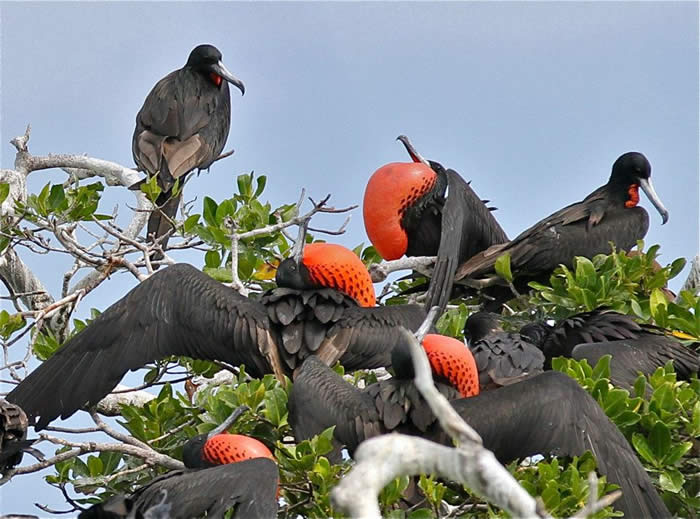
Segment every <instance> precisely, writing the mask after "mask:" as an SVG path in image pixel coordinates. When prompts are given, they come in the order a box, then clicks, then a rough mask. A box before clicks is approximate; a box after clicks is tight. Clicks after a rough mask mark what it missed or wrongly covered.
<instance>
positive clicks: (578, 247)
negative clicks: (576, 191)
mask: <svg viewBox="0 0 700 519" xmlns="http://www.w3.org/2000/svg"><path fill="white" fill-rule="evenodd" d="M640 188H641V189H642V191H644V192H645V193H646V195H647V197H648V198H649V200H650V201H651V203H652V204H653V205H654V207H656V209H657V211H658V212H659V213H660V214H661V218H662V224H664V223H666V221H667V220H668V211H667V210H666V208H665V207H664V206H663V204H662V203H661V200H660V199H659V197H658V196H657V194H656V192H655V191H654V188H653V186H652V183H651V165H650V164H649V161H648V160H647V158H646V157H645V156H644V155H642V154H641V153H637V152H629V153H625V154H624V155H621V156H620V157H619V158H618V159H617V160H616V161H615V163H614V164H613V167H612V174H611V175H610V179H609V180H608V183H607V184H605V185H604V186H601V187H599V188H598V189H596V190H595V191H593V192H592V193H591V194H590V195H588V196H587V197H586V198H584V199H583V200H582V201H581V202H577V203H575V204H571V205H569V206H567V207H565V208H563V209H561V210H559V211H557V212H556V213H554V214H552V215H550V216H548V217H547V218H545V219H544V220H541V221H540V222H538V223H537V224H535V225H533V226H532V227H530V228H529V229H527V230H526V231H524V232H522V233H521V234H520V235H518V236H517V237H516V238H515V239H513V240H512V241H509V242H507V243H503V244H500V245H494V246H492V247H490V248H488V249H486V250H485V251H483V252H480V253H478V254H476V255H475V256H474V257H473V258H471V259H469V260H467V261H466V262H465V263H464V264H462V265H461V266H460V267H459V268H458V269H457V275H456V277H455V279H456V280H462V281H461V282H462V283H464V284H468V285H471V286H475V287H478V288H483V287H487V286H491V285H494V284H497V283H501V282H502V280H501V279H500V278H499V277H498V276H497V275H496V274H495V271H494V265H495V262H496V260H497V259H498V258H499V257H500V256H502V255H503V254H506V253H508V254H510V263H511V270H512V272H513V276H514V277H515V279H516V281H517V282H518V283H517V284H516V287H517V286H523V287H525V286H526V283H527V282H528V281H532V280H540V281H546V280H547V279H548V276H549V275H550V274H551V272H552V271H553V270H554V269H555V268H556V267H557V266H559V265H560V264H563V265H566V266H568V267H571V265H572V262H573V259H574V257H575V256H585V257H587V258H592V257H593V256H595V255H596V254H609V253H610V251H611V248H610V242H612V243H614V244H615V246H616V247H617V249H618V250H624V251H629V250H630V249H631V248H632V247H634V246H635V245H636V244H637V240H641V239H642V238H644V236H645V235H646V233H647V230H648V229H649V214H648V213H647V212H646V210H645V209H644V208H642V207H640V206H638V205H637V204H638V203H639V189H640Z"/></svg>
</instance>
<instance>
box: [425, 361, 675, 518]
mask: <svg viewBox="0 0 700 519" xmlns="http://www.w3.org/2000/svg"><path fill="white" fill-rule="evenodd" d="M451 403H452V405H453V407H454V408H455V409H456V410H457V412H458V413H459V414H460V415H461V416H463V417H464V419H465V420H466V421H467V423H469V425H471V426H472V427H474V429H476V431H477V432H478V433H479V434H480V435H481V437H482V439H483V440H484V446H485V447H486V448H488V449H490V450H492V451H493V452H494V454H495V455H496V457H497V458H498V459H499V460H500V461H502V462H510V461H512V460H515V459H522V458H525V457H527V456H532V455H534V454H553V455H559V456H579V455H581V454H583V452H584V451H586V450H590V451H592V452H593V454H594V456H595V458H596V461H597V462H598V470H599V472H600V473H601V474H603V475H606V476H607V478H608V481H609V482H612V483H616V484H618V485H620V487H621V489H622V492H623V494H622V497H621V498H620V499H619V500H618V501H616V502H615V504H614V505H613V506H614V507H616V508H619V509H621V510H623V511H624V512H625V516H626V517H669V516H670V515H671V514H670V513H669V511H668V509H667V508H666V506H665V505H664V503H663V501H662V500H661V498H660V497H659V495H658V494H657V492H656V490H655V489H654V486H653V485H652V482H651V480H650V479H649V476H647V474H646V472H645V470H644V467H642V465H641V463H640V462H639V459H638V458H637V456H636V455H635V454H634V451H633V450H632V448H631V447H630V445H629V444H628V443H627V440H625V437H624V436H623V435H622V433H621V432H620V430H619V429H618V428H617V427H616V426H615V424H613V423H612V422H611V421H610V420H609V419H608V417H607V416H606V415H605V413H604V411H603V410H602V409H601V408H600V406H599V405H598V404H597V402H596V401H595V400H594V399H593V398H592V397H591V396H590V395H589V394H588V393H587V392H586V391H585V390H584V389H582V388H581V387H580V386H579V385H578V384H577V383H576V382H575V381H574V380H572V379H571V378H569V377H568V376H566V375H564V374H563V373H559V372H554V371H550V372H546V373H543V374H541V375H539V376H536V377H533V378H530V379H528V380H525V381H523V382H520V383H518V384H514V385H511V386H505V387H502V388H499V389H496V390H494V391H486V392H484V393H481V394H480V395H479V396H476V397H472V398H465V399H461V400H455V401H452V402H451ZM430 437H431V439H434V440H436V441H439V442H441V443H445V444H446V445H451V440H450V439H449V438H448V437H447V436H446V435H445V434H444V433H443V432H442V430H439V429H438V428H437V427H436V430H435V431H433V434H431V435H430Z"/></svg>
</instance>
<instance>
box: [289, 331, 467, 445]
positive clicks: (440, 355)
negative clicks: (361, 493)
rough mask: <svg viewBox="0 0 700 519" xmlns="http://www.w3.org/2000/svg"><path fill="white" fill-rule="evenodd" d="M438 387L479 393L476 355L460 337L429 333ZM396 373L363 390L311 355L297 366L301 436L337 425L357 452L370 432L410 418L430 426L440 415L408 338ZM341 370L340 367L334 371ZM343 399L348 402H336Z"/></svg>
mask: <svg viewBox="0 0 700 519" xmlns="http://www.w3.org/2000/svg"><path fill="white" fill-rule="evenodd" d="M423 349H424V350H425V352H426V355H427V356H428V360H429V362H430V365H431V368H432V370H433V373H434V376H435V380H436V385H437V388H438V390H440V392H441V393H442V394H443V395H445V397H446V398H449V399H454V398H460V397H469V396H473V395H477V394H479V381H478V374H477V370H476V364H475V363H474V357H473V356H472V354H471V352H470V351H469V349H468V348H467V347H466V346H465V345H464V344H463V343H462V342H460V341H458V340H457V339H453V338H451V337H446V336H443V335H436V334H428V335H426V336H425V338H424V340H423ZM391 360H392V368H393V371H394V377H393V378H391V379H388V380H382V381H381V382H379V383H376V384H371V385H369V386H368V387H367V388H365V389H364V390H362V391H360V390H358V389H357V388H356V387H355V386H353V385H352V384H349V383H345V381H343V383H342V384H340V383H338V380H342V378H340V377H336V376H331V375H329V371H327V366H326V365H325V364H324V363H323V362H321V361H320V360H319V359H318V358H317V357H309V358H307V359H306V360H305V361H304V363H303V364H302V365H301V366H300V367H299V368H297V369H296V370H295V371H294V385H293V387H292V390H291V391H290V394H289V403H288V404H289V423H290V425H291V426H292V430H293V432H294V436H295V437H296V439H297V440H299V441H301V440H304V439H307V438H311V437H312V436H314V435H315V434H318V433H320V432H322V431H323V430H324V429H326V428H328V427H331V426H332V425H335V426H336V430H335V431H336V438H337V439H339V440H340V441H341V442H342V443H343V444H345V445H346V446H347V447H348V448H349V450H350V452H351V453H352V452H354V450H355V447H357V445H359V443H360V442H362V440H363V439H364V438H369V437H371V436H376V435H378V434H383V433H385V432H389V431H393V430H395V429H396V428H397V427H399V426H400V425H401V424H406V423H409V424H410V425H411V426H412V427H415V428H417V429H418V430H419V431H422V432H425V431H426V430H427V428H428V427H429V426H430V425H431V424H432V423H433V421H434V420H435V418H434V417H433V414H432V412H431V410H430V408H429V407H428V405H427V403H426V402H425V400H423V398H422V397H421V396H420V394H419V393H418V390H417V389H416V387H415V386H414V384H413V363H412V360H411V354H410V351H409V347H408V344H407V343H406V342H405V341H402V342H399V343H398V344H397V345H396V346H395V347H394V349H393V351H392V355H391ZM333 373H335V372H333ZM325 396H328V397H329V400H326V399H325ZM338 401H342V402H343V404H342V405H336V404H337V403H338Z"/></svg>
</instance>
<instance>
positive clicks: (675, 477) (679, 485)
mask: <svg viewBox="0 0 700 519" xmlns="http://www.w3.org/2000/svg"><path fill="white" fill-rule="evenodd" d="M683 483H685V478H684V477H683V474H681V473H680V472H679V471H677V470H673V469H672V470H664V471H663V472H662V473H661V474H660V475H659V484H660V485H661V488H662V489H663V490H667V491H669V492H672V493H674V494H678V493H679V492H680V491H681V490H682V489H683Z"/></svg>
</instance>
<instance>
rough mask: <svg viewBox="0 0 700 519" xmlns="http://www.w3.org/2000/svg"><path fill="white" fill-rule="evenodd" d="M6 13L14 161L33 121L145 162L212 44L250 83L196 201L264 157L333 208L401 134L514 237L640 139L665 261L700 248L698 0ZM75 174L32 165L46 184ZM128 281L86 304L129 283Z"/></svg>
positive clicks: (54, 496) (53, 280)
mask: <svg viewBox="0 0 700 519" xmlns="http://www.w3.org/2000/svg"><path fill="white" fill-rule="evenodd" d="M0 16H1V18H0V23H1V29H2V36H1V45H2V54H1V58H2V76H1V78H0V79H1V82H2V83H1V88H2V90H1V92H2V104H1V105H0V109H1V113H0V120H1V123H0V132H1V139H0V153H1V155H0V163H1V165H2V167H4V168H6V167H11V166H12V162H13V159H14V154H13V151H14V150H13V148H12V147H11V146H10V145H9V144H8V141H9V140H10V139H11V138H12V137H14V136H16V135H19V134H21V133H22V132H23V131H24V128H25V126H26V124H27V123H31V124H32V127H33V133H32V137H31V141H30V149H31V151H32V152H33V153H35V154H47V153H87V154H88V155H91V156H94V157H99V158H103V159H108V160H113V161H116V162H120V163H122V164H124V165H128V166H132V165H133V162H132V158H131V135H132V132H133V127H134V118H135V115H136V112H137V111H138V110H139V108H140V106H141V104H142V103H143V100H144V98H145V96H146V94H147V93H148V91H149V90H150V88H151V87H152V86H153V84H155V82H156V81H157V80H158V79H160V78H161V77H162V76H164V75H165V74H167V73H168V72H170V71H172V70H174V69H176V68H179V67H181V66H182V65H183V64H184V62H185V61H186V59H187V55H188V54H189V51H190V50H191V49H192V48H193V47H194V46H195V45H197V44H199V43H213V44H215V45H216V46H217V47H218V48H219V49H220V50H221V51H222V53H223V57H224V63H225V64H226V65H227V67H228V68H229V70H231V71H232V72H233V73H234V74H235V75H237V76H238V77H239V78H241V79H242V80H243V81H244V82H245V85H246V95H245V96H244V97H241V96H240V95H239V94H238V92H237V91H236V90H233V91H232V107H233V114H232V126H231V132H230V135H229V143H228V146H227V148H226V149H229V148H231V147H233V148H235V149H236V153H235V155H234V156H233V157H231V158H229V159H226V160H224V161H220V162H218V163H217V164H215V165H214V166H213V167H212V169H211V172H210V173H209V174H206V173H204V174H202V175H200V176H199V177H198V178H195V179H193V180H192V181H191V182H190V183H189V184H188V186H187V191H186V196H187V198H193V197H194V196H197V197H198V202H197V205H196V207H198V208H199V207H201V199H202V197H203V196H204V195H205V194H209V195H210V196H214V198H217V199H222V198H224V197H228V196H230V194H231V193H232V191H233V190H234V189H235V188H234V186H235V177H236V176H237V175H238V174H240V173H243V172H249V171H251V170H255V171H256V173H264V174H266V175H268V189H267V191H266V194H267V197H268V199H269V200H270V202H271V203H272V204H273V206H274V205H279V204H282V203H289V202H291V201H293V200H296V197H297V196H298V192H299V190H300V189H301V188H302V187H306V188H307V192H308V194H309V195H311V196H314V197H315V198H320V197H322V196H323V195H325V194H326V193H332V194H333V197H332V199H331V201H332V202H333V203H334V204H336V205H337V206H345V205H349V204H357V203H360V202H361V200H362V194H363V191H364V186H365V182H366V181H367V179H368V178H369V176H370V175H371V174H372V172H373V171H374V170H375V169H377V168H378V167H379V166H381V165H382V164H385V163H387V162H393V161H404V160H407V157H406V155H405V152H404V151H403V149H402V147H401V146H400V145H399V144H398V143H397V142H395V140H394V139H395V138H396V136H397V135H399V134H401V133H405V134H407V135H408V136H410V137H411V139H412V141H413V142H414V144H415V145H416V147H417V148H418V150H419V151H420V152H421V153H422V154H423V155H424V156H426V157H428V158H431V159H434V160H438V161H440V162H441V163H442V164H444V165H445V166H449V167H452V168H454V169H456V170H457V171H459V172H460V173H461V174H462V175H463V176H464V177H465V178H466V179H471V180H472V186H473V187H474V188H475V190H476V191H477V193H478V194H479V195H480V196H481V197H482V198H488V199H490V200H491V201H492V204H493V205H495V206H496V207H498V208H499V211H498V212H497V213H496V217H497V218H498V220H499V222H500V223H501V225H502V226H503V227H504V229H505V230H506V232H507V233H508V234H509V235H510V236H511V237H513V236H515V235H516V234H518V233H519V232H520V231H522V230H524V229H525V228H527V227H529V226H530V225H532V224H534V223H535V222H537V221H538V220H540V219H541V218H543V217H545V216H547V215H548V214H550V213H552V212H553V211H555V210H556V209H559V208H560V207H563V206H564V205H567V204H569V203H572V202H574V201H577V200H580V199H582V198H583V197H584V196H585V195H587V194H588V193H589V192H591V191H592V190H593V189H595V188H596V187H598V186H600V185H601V184H603V183H605V182H606V181H607V178H608V176H609V174H610V168H611V165H612V163H613V161H614V160H615V159H616V158H617V157H618V156H619V155H621V154H622V153H624V152H626V151H631V150H636V151H641V152H643V153H644V154H645V155H646V156H647V157H648V158H649V160H650V162H651V164H652V168H653V174H652V175H653V180H654V185H655V187H656V190H657V192H658V194H659V196H660V197H661V199H662V200H663V201H664V203H665V205H666V207H667V208H668V209H669V211H670V220H669V222H668V223H667V224H666V225H665V226H663V227H662V226H661V225H660V222H661V218H660V216H659V215H658V214H657V213H656V212H655V211H654V210H653V208H651V205H650V204H649V203H648V201H647V200H646V199H645V198H644V197H642V205H643V206H645V207H646V208H647V209H651V210H650V215H651V225H650V230H649V233H648V235H647V239H646V240H647V243H648V244H652V243H659V244H661V253H662V257H661V259H662V262H670V261H672V260H673V259H675V258H677V257H686V258H690V257H692V256H693V255H695V254H696V253H697V251H698V99H699V95H698V4H697V3H695V2H641V3H640V2H585V3H583V2H581V3H579V2H542V3H529V2H527V3H526V2H523V3H510V2H493V3H476V2H463V3H430V4H429V3H405V2H391V3H362V2H353V3H295V2H290V3H252V2H251V3H204V2H201V3H153V4H150V3H102V2H100V3H89V4H86V3H80V4H70V3H60V4H59V3H3V4H2V6H1V7H0ZM63 178H64V175H63V174H62V173H60V172H36V173H34V174H32V175H31V176H30V177H29V180H30V187H31V188H34V189H38V188H40V187H41V186H43V185H44V184H45V183H46V182H48V181H53V182H57V181H60V180H63ZM105 193H106V194H105V196H104V200H105V207H106V208H107V210H111V208H112V207H113V205H114V204H115V203H120V204H122V212H123V213H125V212H126V211H127V209H126V208H125V207H124V205H123V204H125V203H129V204H131V203H132V200H133V198H132V197H131V196H130V194H128V193H125V192H124V190H119V189H115V188H108V189H107V190H106V191H105ZM361 218H362V216H361V212H360V210H359V209H358V210H356V211H355V212H354V215H353V220H352V222H351V224H350V226H349V229H348V232H347V234H346V235H345V236H342V237H340V238H339V241H340V242H341V243H343V244H345V245H348V246H355V245H357V244H359V243H361V242H365V243H367V238H366V236H365V233H364V227H363V225H362V221H361ZM25 257H26V259H27V261H28V263H30V265H32V266H33V267H34V268H35V269H36V270H37V272H39V273H40V275H41V276H43V277H44V278H45V283H46V284H47V286H48V287H49V288H50V289H52V290H54V291H56V292H55V293H57V291H58V290H59V287H60V276H57V275H56V274H55V272H56V271H60V272H63V271H64V270H65V269H66V268H67V265H68V264H67V263H65V262H61V261H59V260H54V259H51V258H46V257H41V258H36V257H27V256H26V255H25ZM181 259H183V260H186V259H187V257H182V258H181ZM198 266H199V265H198ZM61 269H63V270H61ZM681 277H683V276H681ZM119 279H120V280H121V281H122V282H121V283H118V282H112V283H107V284H105V285H104V286H103V287H101V288H100V289H98V290H97V291H95V293H93V294H92V295H91V296H90V297H89V298H88V299H86V300H85V301H84V302H83V303H82V305H81V308H80V309H79V311H78V314H77V316H78V317H81V316H85V315H86V314H87V312H88V311H89V308H90V307H98V308H105V307H106V306H108V304H110V303H111V302H113V301H114V300H115V299H116V298H117V297H120V296H121V295H123V293H124V292H125V291H126V290H127V288H128V287H129V286H131V284H133V282H132V280H131V278H130V277H128V276H126V275H121V276H119ZM680 281H682V280H680V279H679V280H678V282H677V283H676V284H675V285H674V288H677V286H678V285H679V284H680ZM47 473H48V471H47V472H45V473H43V474H42V475H44V474H47ZM0 495H1V496H2V506H1V509H2V511H10V510H11V511H13V512H30V511H33V510H35V509H33V507H32V505H31V503H33V502H36V501H40V502H46V503H50V504H52V505H53V506H58V507H60V503H61V499H60V496H59V495H58V492H54V491H53V490H51V489H47V488H46V487H45V485H44V484H43V483H42V482H41V480H40V476H33V477H26V476H25V477H21V478H17V479H16V480H14V481H13V482H12V483H11V484H9V485H5V486H4V487H2V489H0Z"/></svg>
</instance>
